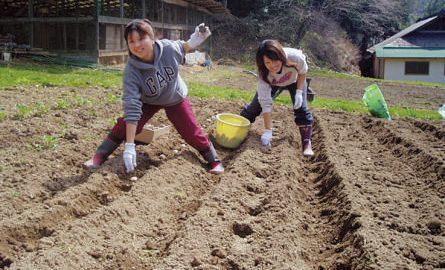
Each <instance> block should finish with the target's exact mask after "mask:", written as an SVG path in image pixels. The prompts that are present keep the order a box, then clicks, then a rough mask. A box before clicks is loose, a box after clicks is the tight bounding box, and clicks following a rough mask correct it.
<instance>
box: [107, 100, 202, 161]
mask: <svg viewBox="0 0 445 270" xmlns="http://www.w3.org/2000/svg"><path fill="white" fill-rule="evenodd" d="M162 108H164V109H165V113H166V114H167V117H168V119H169V120H170V122H172V124H173V125H174V127H175V128H176V130H177V131H178V133H179V134H180V135H181V136H182V138H183V139H184V140H185V141H186V142H187V143H188V144H190V145H191V146H192V147H193V148H195V149H196V150H198V151H199V152H201V153H203V152H208V151H209V150H210V141H209V138H208V137H207V135H206V134H205V133H204V132H203V131H202V129H201V127H200V125H199V124H198V121H197V120H196V116H195V114H194V113H193V109H192V104H191V103H190V100H189V99H188V98H185V99H184V100H183V101H182V102H181V103H179V104H176V105H173V106H168V107H163V106H158V105H148V104H144V105H143V106H142V116H141V119H140V120H139V122H138V124H137V128H136V134H138V133H140V132H141V131H142V128H143V127H144V125H145V124H146V123H147V122H148V120H150V118H152V117H153V115H154V114H155V113H157V112H158V111H159V110H160V109H162ZM125 137H126V124H125V120H124V118H122V117H121V118H119V119H118V120H117V123H116V125H115V126H114V127H113V129H112V130H111V133H110V134H109V138H110V139H111V140H113V141H114V142H116V143H118V144H120V143H122V142H123V141H124V140H125Z"/></svg>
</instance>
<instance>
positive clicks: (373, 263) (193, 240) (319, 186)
mask: <svg viewBox="0 0 445 270" xmlns="http://www.w3.org/2000/svg"><path fill="white" fill-rule="evenodd" d="M118 93H119V90H117V89H66V88H42V87H32V88H27V89H23V88H13V89H9V90H4V91H1V92H0V98H1V99H2V103H3V101H7V102H5V104H7V105H6V106H5V111H6V112H7V113H8V115H9V117H8V119H7V120H6V121H4V122H2V123H0V127H1V128H0V145H1V149H0V166H1V167H0V169H1V170H0V182H1V186H2V188H1V189H0V196H1V197H0V200H1V205H2V207H1V209H0V216H1V222H0V268H5V269H233V270H234V269H317V270H322V269H440V268H445V227H444V226H445V224H444V222H445V211H444V209H445V184H444V179H445V165H444V160H445V124H444V122H443V121H442V122H439V121H436V122H433V121H431V122H430V121H428V122H427V121H417V120H408V119H406V120H394V121H391V122H388V121H384V120H379V119H375V118H370V117H368V116H364V115H353V114H348V113H341V112H331V111H327V110H315V111H314V114H315V116H316V125H315V130H314V138H313V144H314V150H315V153H316V155H315V157H313V158H310V159H305V158H303V157H302V155H301V152H300V148H301V143H300V137H299V135H298V131H297V128H296V126H295V124H294V123H293V118H292V111H291V110H290V109H289V108H286V107H281V106H277V107H276V108H275V111H274V119H275V120H274V127H275V129H276V130H275V132H274V141H273V148H272V150H271V151H264V150H263V149H262V147H261V144H260V140H259V137H260V134H261V132H262V122H261V121H258V122H257V123H255V124H254V125H253V126H252V128H251V130H250V133H249V136H248V138H247V139H246V141H245V142H244V143H243V144H242V145H241V146H240V148H238V149H236V150H227V149H223V148H220V147H218V149H217V150H218V152H219V154H220V156H221V158H222V160H223V162H224V165H225V167H226V173H225V174H223V175H220V176H214V175H210V174H208V173H207V172H206V170H207V168H206V165H205V164H204V160H203V159H202V158H201V157H200V156H199V154H198V153H197V152H196V151H195V150H194V149H192V148H191V147H190V146H188V145H185V142H184V141H183V140H182V139H181V138H180V136H179V135H178V134H177V133H176V132H175V131H172V132H170V134H169V135H167V136H164V137H161V138H159V139H158V140H157V141H155V142H153V143H152V144H151V145H147V146H139V147H138V154H139V155H138V167H137V171H136V173H135V174H134V175H135V176H137V177H138V180H137V181H131V180H130V178H131V176H134V175H126V174H125V173H124V172H123V165H122V160H121V154H122V149H118V150H117V151H116V153H115V156H114V157H112V158H110V159H109V160H108V161H107V162H106V163H105V165H104V166H102V167H101V168H100V169H98V170H96V171H86V170H84V169H82V167H81V164H82V163H83V162H84V161H85V160H87V159H88V158H89V157H90V156H91V155H92V153H93V152H94V150H95V147H97V145H98V144H99V143H100V140H101V138H103V137H104V136H105V135H106V133H107V131H108V129H109V128H110V126H111V124H112V121H113V119H114V118H115V117H117V116H118V115H119V114H120V111H121V108H120V106H121V105H120V102H116V101H115V99H114V98H113V95H117V94H118ZM82 98H83V99H82ZM60 100H65V101H66V103H67V104H69V106H68V107H67V108H64V109H60V107H61V106H60V104H61V103H60ZM88 100H89V101H90V102H88ZM37 101H40V102H43V103H44V104H47V105H48V106H50V107H51V108H52V109H51V110H49V111H48V112H46V113H42V114H41V115H40V116H39V115H36V114H34V115H29V116H27V117H19V116H14V113H16V108H15V107H14V106H15V104H17V103H22V104H32V103H33V102H37ZM58 101H59V102H58ZM192 101H193V104H194V108H195V112H196V114H197V117H198V121H199V122H200V123H201V124H202V126H203V128H204V129H205V130H206V131H207V132H208V133H209V134H212V131H213V120H212V116H214V115H216V114H217V113H220V112H233V113H237V112H239V110H240V109H241V107H242V106H243V104H242V103H241V102H220V101H217V100H201V99H192ZM57 103H58V104H59V106H58V105H57ZM153 123H155V124H156V123H167V120H166V117H165V114H164V113H159V114H158V115H157V116H156V117H155V119H154V121H153ZM44 136H46V137H44ZM48 136H51V138H52V137H54V138H56V143H51V141H48ZM45 138H46V139H45Z"/></svg>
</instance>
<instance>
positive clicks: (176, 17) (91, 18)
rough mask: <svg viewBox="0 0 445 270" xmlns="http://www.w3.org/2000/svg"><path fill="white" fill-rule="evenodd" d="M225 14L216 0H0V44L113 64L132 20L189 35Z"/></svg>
mask: <svg viewBox="0 0 445 270" xmlns="http://www.w3.org/2000/svg"><path fill="white" fill-rule="evenodd" d="M229 14H230V13H229V11H228V10H227V8H226V2H225V1H214V0H0V46H2V45H3V47H8V46H9V47H15V48H19V49H20V48H26V49H28V50H29V49H30V50H32V51H35V50H43V51H48V52H52V53H57V54H60V55H64V56H71V57H76V58H78V59H85V61H90V62H94V63H99V64H116V63H121V62H124V61H125V58H126V57H127V49H126V44H125V41H124V39H123V28H124V25H125V24H127V23H128V22H129V21H130V20H131V19H134V18H148V19H149V20H151V21H152V22H153V24H154V27H155V32H156V36H157V37H158V38H169V39H187V38H188V36H189V35H190V34H191V32H192V30H194V27H195V26H196V25H197V24H199V23H201V22H207V23H208V22H209V21H210V19H211V17H212V16H226V15H229ZM0 49H1V48H0Z"/></svg>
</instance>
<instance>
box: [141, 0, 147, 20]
mask: <svg viewBox="0 0 445 270" xmlns="http://www.w3.org/2000/svg"><path fill="white" fill-rule="evenodd" d="M141 1H142V18H143V19H145V18H147V13H146V7H145V0H141Z"/></svg>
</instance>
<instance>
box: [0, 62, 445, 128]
mask: <svg viewBox="0 0 445 270" xmlns="http://www.w3.org/2000/svg"><path fill="white" fill-rule="evenodd" d="M243 67H244V68H245V69H247V70H255V66H253V65H245V66H243ZM214 74H215V76H216V78H225V79H227V78H234V77H236V76H239V75H237V74H234V73H233V72H230V71H227V72H225V71H224V72H218V71H216V72H214ZM212 75H213V74H212ZM206 76H207V75H206ZM310 76H315V77H317V76H319V77H323V76H324V77H336V78H347V79H351V80H367V81H370V82H376V81H378V82H384V83H388V82H391V81H386V80H380V79H370V78H364V77H360V76H356V75H349V74H345V73H339V72H334V71H329V70H324V69H311V70H310ZM394 83H398V84H400V83H402V84H408V85H421V86H439V87H444V88H445V83H427V82H414V81H394ZM121 84H122V71H115V70H108V71H105V70H99V69H90V68H76V67H68V66H61V65H37V64H12V65H8V66H1V65H0V89H2V88H3V89H4V88H7V87H15V86H27V85H44V86H61V87H93V86H101V87H105V88H108V87H120V86H121ZM187 84H188V86H189V89H190V95H191V96H195V97H201V98H217V99H221V100H243V101H244V102H249V101H250V100H251V99H252V97H253V96H254V94H255V93H254V92H253V91H243V90H240V89H236V88H230V87H221V86H214V85H208V84H205V83H199V82H196V80H195V79H194V78H189V79H187ZM120 98H121V97H120V95H115V94H113V93H109V94H107V96H106V97H105V99H104V100H106V101H107V102H108V103H110V104H112V103H116V102H118V101H119V100H120ZM276 102H277V103H278V104H284V105H288V106H291V100H290V97H289V95H286V94H284V95H281V96H279V97H278V98H277V100H276ZM92 105H94V102H92V100H90V99H88V98H84V97H81V96H75V97H74V101H73V103H72V104H71V103H70V102H69V101H68V100H67V99H59V100H57V101H56V104H55V105H54V106H53V107H52V109H56V110H65V109H68V108H70V107H71V106H76V107H82V106H88V107H90V106H92ZM311 107H314V108H326V109H331V110H341V111H347V112H355V113H367V112H368V110H367V108H366V107H365V106H364V104H363V103H362V102H361V101H353V100H340V99H325V98H317V99H316V100H315V101H314V102H313V103H312V104H311ZM16 108H17V110H18V113H17V114H16V115H15V117H16V118H17V119H25V118H28V117H31V116H33V115H34V114H36V115H37V116H38V115H44V114H46V113H48V111H49V109H50V107H48V105H46V104H43V103H38V104H37V105H36V106H26V105H23V104H17V106H16ZM390 113H391V115H392V116H393V117H396V118H397V117H413V118H418V119H432V120H438V119H441V116H440V114H439V113H438V112H437V111H431V110H424V109H413V108H406V107H390ZM89 115H91V116H97V113H96V111H95V110H94V109H93V108H91V110H90V111H89ZM4 119H6V114H0V122H1V121H3V120H4Z"/></svg>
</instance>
